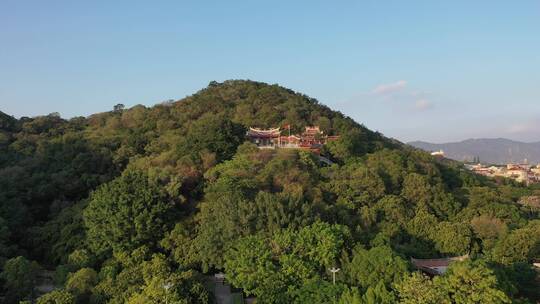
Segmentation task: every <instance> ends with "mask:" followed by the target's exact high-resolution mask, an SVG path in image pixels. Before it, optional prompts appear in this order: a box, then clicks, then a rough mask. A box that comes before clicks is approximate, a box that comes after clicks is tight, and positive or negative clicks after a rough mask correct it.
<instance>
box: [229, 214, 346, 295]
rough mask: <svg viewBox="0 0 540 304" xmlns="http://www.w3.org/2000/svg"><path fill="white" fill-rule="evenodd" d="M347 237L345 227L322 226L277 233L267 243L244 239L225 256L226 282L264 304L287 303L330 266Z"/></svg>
mask: <svg viewBox="0 0 540 304" xmlns="http://www.w3.org/2000/svg"><path fill="white" fill-rule="evenodd" d="M347 236H348V230H347V229H346V228H345V227H343V226H340V225H330V224H328V223H324V222H316V223H314V224H312V225H310V226H306V227H304V228H301V229H300V230H294V229H285V230H282V231H278V232H277V233H275V234H274V236H273V237H272V238H270V239H269V238H267V237H265V236H263V235H261V234H259V235H255V236H247V237H245V238H242V239H240V240H238V241H237V242H236V243H235V245H234V246H233V247H231V248H230V249H229V250H228V251H227V253H226V256H225V259H226V263H225V270H226V273H227V278H228V280H229V281H230V282H231V283H232V284H233V285H234V286H237V287H241V288H243V289H244V290H245V291H246V292H247V293H248V294H254V295H256V296H257V298H261V299H264V301H265V303H290V301H291V299H293V298H294V296H293V294H294V293H295V292H296V291H295V290H297V289H301V288H302V286H304V285H306V284H311V283H312V281H311V280H318V279H319V278H320V276H321V275H322V274H323V273H325V272H326V269H327V268H328V267H330V266H333V265H334V263H335V261H336V260H337V258H338V256H339V255H340V253H341V250H342V249H343V246H344V243H345V240H346V239H347ZM308 282H311V283H308ZM306 288H307V287H306ZM298 292H300V293H302V292H301V291H298Z"/></svg>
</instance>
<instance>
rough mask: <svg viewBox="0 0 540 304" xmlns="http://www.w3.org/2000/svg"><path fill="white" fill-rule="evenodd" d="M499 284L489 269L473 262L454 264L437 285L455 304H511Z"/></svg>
mask: <svg viewBox="0 0 540 304" xmlns="http://www.w3.org/2000/svg"><path fill="white" fill-rule="evenodd" d="M498 284H499V282H498V281H497V277H496V276H495V275H494V273H493V271H491V270H490V269H489V268H488V267H486V266H485V265H483V264H482V263H473V262H471V261H465V262H458V263H454V264H452V265H451V266H450V267H449V268H448V270H447V272H446V273H445V275H444V276H442V277H436V278H435V285H436V286H437V288H439V289H440V290H442V291H443V292H444V293H445V295H446V296H447V297H448V298H449V299H450V303H455V304H475V303H493V304H499V303H511V300H510V299H509V298H508V296H507V295H506V294H505V293H504V292H503V291H502V290H500V288H499V286H498Z"/></svg>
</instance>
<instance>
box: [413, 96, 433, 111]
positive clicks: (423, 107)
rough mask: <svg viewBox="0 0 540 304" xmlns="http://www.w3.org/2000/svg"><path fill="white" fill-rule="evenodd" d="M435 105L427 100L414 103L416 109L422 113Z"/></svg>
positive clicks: (423, 99)
mask: <svg viewBox="0 0 540 304" xmlns="http://www.w3.org/2000/svg"><path fill="white" fill-rule="evenodd" d="M432 107H433V103H432V102H431V101H429V100H427V99H425V98H422V99H418V100H416V101H415V102H414V108H415V109H417V110H420V111H423V110H427V109H431V108H432Z"/></svg>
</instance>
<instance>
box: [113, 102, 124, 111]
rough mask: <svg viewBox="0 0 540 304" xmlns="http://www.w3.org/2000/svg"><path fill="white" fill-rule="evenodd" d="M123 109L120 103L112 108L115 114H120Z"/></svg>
mask: <svg viewBox="0 0 540 304" xmlns="http://www.w3.org/2000/svg"><path fill="white" fill-rule="evenodd" d="M124 108H125V106H124V105H123V104H121V103H119V104H116V105H115V106H114V107H113V112H115V113H121V112H123V111H124Z"/></svg>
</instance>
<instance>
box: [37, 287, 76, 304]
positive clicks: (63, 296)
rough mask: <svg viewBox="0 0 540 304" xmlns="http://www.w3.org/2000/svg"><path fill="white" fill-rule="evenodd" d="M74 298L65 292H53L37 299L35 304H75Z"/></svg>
mask: <svg viewBox="0 0 540 304" xmlns="http://www.w3.org/2000/svg"><path fill="white" fill-rule="evenodd" d="M75 303H76V302H75V297H74V296H73V295H72V294H70V293H69V292H67V291H65V290H54V291H51V292H49V293H47V294H44V295H42V296H41V297H39V298H38V299H37V304H75Z"/></svg>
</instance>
